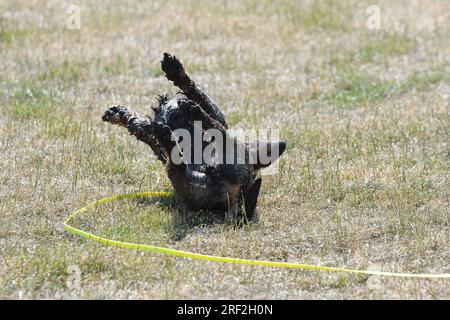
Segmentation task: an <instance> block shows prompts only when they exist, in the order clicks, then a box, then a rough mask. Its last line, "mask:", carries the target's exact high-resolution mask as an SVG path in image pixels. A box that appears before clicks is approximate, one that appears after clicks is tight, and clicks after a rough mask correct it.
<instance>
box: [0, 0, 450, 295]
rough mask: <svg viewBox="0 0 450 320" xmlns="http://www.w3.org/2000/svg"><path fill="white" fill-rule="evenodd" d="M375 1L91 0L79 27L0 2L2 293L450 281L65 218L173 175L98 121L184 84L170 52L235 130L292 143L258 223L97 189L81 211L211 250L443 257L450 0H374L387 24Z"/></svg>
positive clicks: (419, 286)
mask: <svg viewBox="0 0 450 320" xmlns="http://www.w3.org/2000/svg"><path fill="white" fill-rule="evenodd" d="M370 4H371V3H368V2H366V3H361V2H360V1H356V0H355V1H354V0H349V1H344V2H341V1H339V2H337V1H311V2H308V1H305V2H298V1H288V0H286V1H280V2H276V4H274V3H272V2H271V1H254V0H248V1H234V0H232V1H227V2H221V1H208V2H205V3H204V4H203V5H201V6H199V5H198V4H197V3H196V2H195V1H179V0H171V1H166V2H164V3H163V2H161V1H152V2H145V1H131V0H130V1H120V2H117V1H107V2H106V3H104V2H101V3H100V2H98V3H97V2H88V3H85V4H84V5H83V10H82V19H81V21H82V26H81V30H67V29H66V28H65V18H66V17H65V10H64V5H61V4H60V3H58V5H55V4H51V3H50V4H36V5H35V6H33V10H31V9H29V8H28V7H27V4H25V3H21V2H18V3H16V2H14V3H12V2H11V3H8V4H0V12H10V13H11V14H6V15H3V16H2V17H3V18H1V19H0V26H1V28H0V52H1V53H2V59H1V61H0V74H1V78H0V109H1V111H2V112H1V113H0V153H1V154H2V161H1V162H0V195H1V196H0V197H1V201H0V298H6V299H9V298H12V299H16V298H20V299H43V298H57V299H67V298H75V299H107V298H116V299H130V298H132V299H155V298H162V299H174V298H210V299H222V298H236V299H268V298H278V299H350V298H353V299H398V298H405V299H419V298H423V299H448V298H449V297H450V291H449V290H450V286H449V283H448V281H446V280H429V281H428V280H423V281H422V280H405V279H394V278H377V277H372V276H356V275H349V274H334V273H327V272H316V271H302V270H283V269H273V268H259V267H252V266H239V265H228V264H218V263H212V262H203V261H194V260H189V259H181V258H175V257H169V256H163V255H157V254H152V253H148V252H137V251H130V250H125V249H118V248H111V247H105V246H102V245H100V244H96V243H92V242H89V241H87V240H85V239H81V238H78V237H75V236H72V235H70V234H68V233H67V232H65V231H64V230H63V229H62V222H63V220H64V218H65V217H66V216H67V215H68V214H69V213H70V212H72V211H73V210H75V209H77V208H80V207H81V206H83V205H85V204H87V203H89V202H91V201H94V200H95V199H98V198H101V197H104V196H109V195H113V194H119V193H126V192H136V191H146V190H171V189H172V187H171V185H170V182H169V180H168V179H167V176H166V172H165V167H164V166H163V165H161V164H160V163H159V162H158V161H157V160H156V159H155V157H154V156H152V154H151V151H150V150H149V148H148V147H147V146H145V145H143V144H142V143H138V142H137V141H136V139H134V138H133V137H130V136H129V135H128V134H127V132H126V130H123V129H121V128H118V127H112V126H109V125H106V124H105V123H103V122H102V121H101V119H100V117H101V115H102V113H103V111H104V109H105V108H106V107H107V106H108V105H111V104H117V103H120V104H124V105H127V106H130V107H132V108H133V109H134V110H136V111H138V112H139V113H140V114H151V112H150V110H149V106H150V105H151V103H152V102H154V97H156V95H158V94H161V93H165V92H172V93H175V92H176V91H177V89H176V88H174V87H173V85H172V84H171V83H170V82H168V81H167V80H166V79H165V78H164V77H163V75H162V73H161V71H160V65H159V60H160V59H161V55H162V53H163V52H165V51H168V52H172V53H174V54H176V55H177V56H178V57H179V58H180V59H181V60H182V61H183V62H184V63H185V66H186V68H187V70H188V71H189V72H190V73H191V75H192V77H193V78H194V80H195V81H196V83H198V84H199V85H201V86H202V87H204V89H205V91H206V92H207V93H208V94H209V95H210V96H211V97H212V98H213V99H214V101H215V102H216V103H217V104H218V105H219V106H220V107H221V109H222V110H223V112H224V114H225V115H226V118H227V121H228V122H229V124H230V126H231V127H232V128H251V129H267V128H277V129H280V133H281V138H282V139H284V140H286V141H287V146H288V147H287V151H286V154H284V155H283V156H282V157H281V159H280V163H279V171H278V173H277V174H275V175H270V176H264V177H263V185H262V191H261V195H260V199H259V202H258V216H259V221H258V222H257V223H252V224H250V225H248V226H245V227H244V228H242V229H235V228H233V227H232V226H231V225H229V224H227V223H224V219H223V217H221V216H220V215H215V214H211V213H206V212H192V211H189V210H186V209H185V208H183V207H182V206H181V205H180V204H179V203H177V202H176V201H175V200H174V199H167V200H164V201H163V200H160V201H159V202H156V201H150V200H146V201H135V200H133V201H121V202H117V203H113V204H109V205H104V206H101V207H99V208H98V210H90V211H88V212H87V213H86V215H85V216H83V217H81V218H79V219H76V220H75V221H74V223H75V224H76V226H79V227H82V228H83V229H86V230H88V231H92V232H95V233H97V234H99V235H102V236H107V237H111V238H112V239H117V240H121V241H136V242H141V243H147V244H155V245H161V246H167V247H171V248H176V249H181V250H185V251H193V252H198V253H205V254H212V255H227V256H232V257H240V258H247V259H261V260H274V261H288V262H299V263H310V264H320V265H330V266H342V267H350V268H362V269H364V268H372V269H376V270H381V269H382V270H384V271H398V272H429V273H443V272H446V273H448V272H450V269H449V263H448V261H450V255H449V250H448V247H449V243H450V242H449V234H448V230H449V227H450V220H449V219H450V218H449V214H448V202H449V190H450V184H449V181H450V180H449V174H448V173H449V169H450V165H449V160H450V151H449V148H448V141H449V117H448V95H447V96H446V92H447V91H448V90H447V89H448V86H449V85H450V79H449V77H448V72H447V70H448V67H449V64H448V61H446V60H445V54H444V53H445V52H446V50H448V36H449V31H448V25H447V24H448V23H447V20H446V19H445V14H444V13H445V12H446V11H445V10H446V9H447V4H446V2H445V1H438V0H436V1H432V4H429V3H425V2H420V1H414V3H412V4H411V5H412V6H414V7H415V8H416V9H415V10H413V11H411V10H404V7H403V6H404V4H403V3H402V2H397V1H390V2H386V3H384V2H383V3H382V4H380V6H381V7H382V8H381V12H382V19H383V20H382V30H380V31H370V30H367V29H366V28H365V21H364V18H365V15H364V12H365V6H366V5H367V6H368V5H370ZM106 8H108V9H106ZM23 16H26V17H27V19H26V22H27V23H26V24H25V23H24V21H25V20H24V19H22V18H23ZM39 17H44V18H45V19H44V20H45V27H43V25H42V23H41V22H39V21H40V20H39V19H40V18H39ZM169 21H170V23H168V22H169ZM430 21H433V23H432V24H430V23H429V22H430ZM395 22H401V23H403V24H404V25H405V28H404V29H405V30H407V32H397V31H396V30H397V29H398V28H397V27H398V26H396V25H395ZM71 266H77V267H78V268H79V269H80V271H81V274H80V280H81V287H80V288H78V289H76V288H75V289H74V288H72V287H70V286H68V280H70V276H71V273H70V272H69V271H68V270H69V267H71ZM374 283H375V284H376V285H374Z"/></svg>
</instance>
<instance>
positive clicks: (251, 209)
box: [244, 178, 262, 222]
mask: <svg viewBox="0 0 450 320" xmlns="http://www.w3.org/2000/svg"><path fill="white" fill-rule="evenodd" d="M261 182H262V180H261V178H259V179H256V180H255V182H254V183H253V184H252V185H251V186H250V188H249V189H248V190H246V192H245V193H244V207H245V221H246V222H248V221H250V220H252V218H253V216H254V214H255V210H256V203H257V201H258V195H259V190H260V189H261Z"/></svg>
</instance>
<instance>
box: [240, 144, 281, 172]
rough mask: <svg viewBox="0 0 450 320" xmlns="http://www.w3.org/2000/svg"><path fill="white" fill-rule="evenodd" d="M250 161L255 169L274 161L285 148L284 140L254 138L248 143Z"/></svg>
mask: <svg viewBox="0 0 450 320" xmlns="http://www.w3.org/2000/svg"><path fill="white" fill-rule="evenodd" d="M248 150H249V154H250V161H251V162H250V163H251V164H253V165H254V167H255V169H257V170H258V169H261V168H265V167H268V166H270V165H271V164H272V163H274V162H275V161H276V160H277V159H278V158H279V157H280V156H281V155H282V154H283V152H284V150H286V142H284V141H262V140H255V141H250V142H249V143H248Z"/></svg>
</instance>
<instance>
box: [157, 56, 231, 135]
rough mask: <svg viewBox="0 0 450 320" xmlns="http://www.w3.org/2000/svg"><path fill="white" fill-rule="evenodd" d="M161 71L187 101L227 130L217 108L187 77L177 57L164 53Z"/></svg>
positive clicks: (223, 118)
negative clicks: (193, 103)
mask: <svg viewBox="0 0 450 320" xmlns="http://www.w3.org/2000/svg"><path fill="white" fill-rule="evenodd" d="M161 69H162V71H164V73H165V74H166V78H167V79H168V80H170V81H173V84H174V85H176V86H177V87H178V88H180V89H181V91H182V92H183V93H184V95H185V96H186V97H187V98H188V99H189V100H192V101H194V102H195V103H197V104H198V105H199V106H200V107H201V108H202V109H203V110H204V111H205V112H206V113H207V114H208V115H210V116H211V117H212V118H214V119H215V120H217V121H219V122H220V123H221V124H222V125H223V126H224V127H225V128H228V126H227V123H226V121H225V117H224V115H223V114H222V112H221V111H220V109H219V107H218V106H217V105H216V104H215V103H214V102H213V101H212V100H211V98H209V97H208V95H207V94H206V93H205V92H204V91H203V90H202V89H201V88H200V87H199V86H197V85H196V83H195V82H194V81H193V80H192V79H191V78H190V77H189V75H188V74H187V73H186V71H185V70H184V67H183V64H182V63H181V62H180V60H178V59H177V57H175V56H173V55H171V54H168V53H164V57H163V59H162V61H161Z"/></svg>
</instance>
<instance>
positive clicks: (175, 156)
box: [102, 53, 286, 223]
mask: <svg viewBox="0 0 450 320" xmlns="http://www.w3.org/2000/svg"><path fill="white" fill-rule="evenodd" d="M161 68H162V70H163V71H164V73H165V74H166V77H167V79H168V80H170V81H173V83H174V84H175V86H177V87H178V88H180V89H181V93H182V95H181V96H180V95H177V96H175V97H173V98H172V99H169V98H168V97H167V96H160V97H158V101H159V105H158V106H157V107H155V108H153V111H154V112H155V116H154V118H153V119H150V118H142V117H140V116H139V115H137V114H136V113H134V112H132V111H130V110H128V109H127V108H125V107H122V106H112V107H110V108H109V109H107V110H106V111H105V113H104V115H103V117H102V120H103V121H107V122H110V123H112V124H118V125H121V126H124V127H126V128H127V129H128V131H129V132H130V133H131V134H132V135H134V136H135V137H136V138H137V139H138V140H140V141H142V142H145V143H146V144H148V145H149V146H150V147H151V148H152V150H153V151H154V152H155V154H156V155H157V157H158V159H159V160H161V161H162V162H163V163H165V164H166V168H167V174H168V176H169V179H170V181H171V182H172V185H173V187H174V189H175V192H176V194H177V196H178V197H179V198H181V200H182V201H183V202H184V203H185V204H186V205H187V206H188V207H189V208H191V209H207V210H221V211H226V212H228V213H229V214H230V216H231V217H233V219H234V220H235V222H237V223H242V222H244V223H246V222H248V220H250V219H251V218H252V217H253V214H254V212H255V208H256V202H257V199H258V194H259V190H260V188H261V178H257V177H256V176H257V172H258V170H259V169H261V168H263V167H266V166H268V165H270V164H271V163H272V162H273V161H275V160H276V159H277V158H278V157H279V155H281V154H282V153H283V152H284V150H285V148H286V144H285V143H284V142H281V141H277V142H263V141H252V142H249V143H243V142H239V141H238V140H237V139H236V138H235V137H232V136H230V135H229V134H227V128H228V126H227V123H226V121H225V117H224V115H223V114H222V112H221V111H220V109H219V107H218V106H217V105H216V104H215V103H214V102H213V101H212V100H211V99H210V98H209V97H208V96H207V95H206V94H205V92H204V91H203V90H201V89H200V88H199V87H198V86H197V85H196V84H195V83H194V81H192V80H191V78H190V77H189V76H188V75H187V73H186V72H185V70H184V67H183V65H182V64H181V62H180V61H179V60H178V59H177V58H176V57H175V56H172V55H170V54H168V53H164V57H163V60H162V61H161ZM196 124H197V126H196ZM198 124H201V129H198V128H199V127H198ZM180 129H182V130H184V132H186V133H188V135H187V136H186V137H187V138H186V137H184V136H180V134H177V132H178V131H179V130H180ZM196 130H201V131H200V135H201V142H200V146H201V150H194V149H195V148H193V147H191V148H189V147H184V148H183V145H184V146H186V145H187V146H194V144H195V143H196V141H195V140H194V139H195V137H196V135H195V133H196V132H195V131H196ZM212 130H215V131H214V132H215V133H216V135H214V138H213V137H212V136H211V134H208V132H212ZM197 132H198V131H197ZM218 138H221V139H218ZM182 139H183V140H182ZM185 139H189V140H185ZM219 140H221V143H219ZM208 145H212V146H214V148H211V150H212V151H211V159H210V160H208V161H207V160H205V159H204V158H203V157H200V159H199V160H200V161H192V160H193V159H195V158H196V157H197V158H198V154H199V151H200V153H201V154H202V155H203V152H204V151H206V150H207V148H208ZM194 151H195V152H194ZM261 152H266V155H267V156H268V157H269V159H270V160H269V161H262V159H261V157H260V155H261ZM225 158H226V159H227V161H225ZM242 207H244V210H242Z"/></svg>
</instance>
